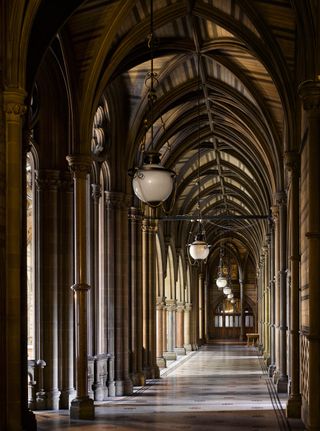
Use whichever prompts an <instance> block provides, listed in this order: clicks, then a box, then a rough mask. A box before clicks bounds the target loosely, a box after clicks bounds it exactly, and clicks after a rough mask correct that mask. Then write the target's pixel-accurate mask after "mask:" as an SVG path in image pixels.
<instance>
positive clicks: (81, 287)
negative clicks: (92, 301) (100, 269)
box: [71, 283, 90, 292]
mask: <svg viewBox="0 0 320 431" xmlns="http://www.w3.org/2000/svg"><path fill="white" fill-rule="evenodd" d="M71 289H72V290H73V291H74V292H87V291H88V290H90V286H89V284H86V283H76V284H74V285H73V286H71Z"/></svg>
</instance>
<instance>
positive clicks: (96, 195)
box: [91, 184, 102, 202]
mask: <svg viewBox="0 0 320 431" xmlns="http://www.w3.org/2000/svg"><path fill="white" fill-rule="evenodd" d="M101 196H102V193H101V185H100V184H91V197H92V199H93V200H94V201H95V202H99V199H100V198H101Z"/></svg>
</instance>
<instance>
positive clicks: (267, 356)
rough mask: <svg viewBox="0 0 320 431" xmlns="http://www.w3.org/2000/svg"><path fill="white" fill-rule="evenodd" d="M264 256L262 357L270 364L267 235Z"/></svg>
mask: <svg viewBox="0 0 320 431" xmlns="http://www.w3.org/2000/svg"><path fill="white" fill-rule="evenodd" d="M263 250H264V258H265V263H264V265H265V271H264V306H265V313H264V316H265V350H264V359H265V361H266V364H267V366H269V365H270V309H269V305H270V289H269V281H270V279H269V277H270V268H269V266H270V262H269V261H270V255H269V236H268V238H267V244H266V245H265V246H264V249H263Z"/></svg>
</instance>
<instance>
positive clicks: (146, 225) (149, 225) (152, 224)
mask: <svg viewBox="0 0 320 431" xmlns="http://www.w3.org/2000/svg"><path fill="white" fill-rule="evenodd" d="M141 229H142V232H148V233H150V234H154V233H156V232H157V231H158V226H157V223H156V221H155V220H152V219H149V218H144V219H143V220H142V225H141Z"/></svg>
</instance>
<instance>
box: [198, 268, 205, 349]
mask: <svg viewBox="0 0 320 431" xmlns="http://www.w3.org/2000/svg"><path fill="white" fill-rule="evenodd" d="M203 290H204V274H203V273H202V272H201V273H200V274H199V279H198V301H199V302H198V310H199V320H198V324H199V340H198V343H199V344H200V345H202V344H203V343H204V327H203Z"/></svg>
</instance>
